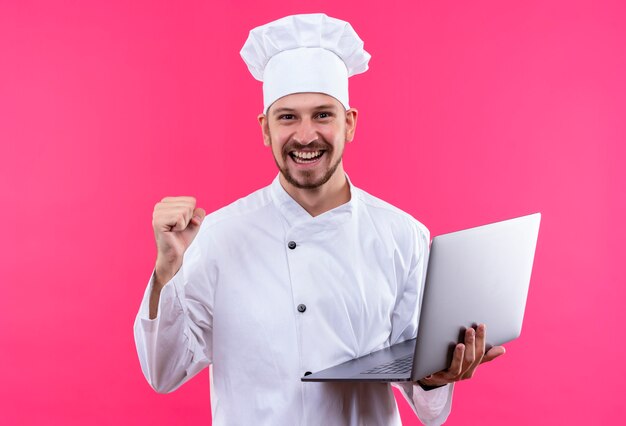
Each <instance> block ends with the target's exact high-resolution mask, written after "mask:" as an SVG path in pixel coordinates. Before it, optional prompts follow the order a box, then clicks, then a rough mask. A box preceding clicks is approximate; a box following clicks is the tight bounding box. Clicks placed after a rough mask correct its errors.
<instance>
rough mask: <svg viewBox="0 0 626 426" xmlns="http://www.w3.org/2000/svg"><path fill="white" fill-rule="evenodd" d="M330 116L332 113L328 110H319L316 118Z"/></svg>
mask: <svg viewBox="0 0 626 426" xmlns="http://www.w3.org/2000/svg"><path fill="white" fill-rule="evenodd" d="M330 117H332V114H331V113H329V112H320V113H318V114H317V118H321V119H324V118H330Z"/></svg>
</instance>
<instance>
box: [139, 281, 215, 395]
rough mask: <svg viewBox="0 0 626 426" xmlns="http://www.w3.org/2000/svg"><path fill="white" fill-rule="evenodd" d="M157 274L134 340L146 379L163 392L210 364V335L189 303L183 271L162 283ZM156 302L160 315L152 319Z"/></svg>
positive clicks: (142, 308) (149, 291)
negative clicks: (200, 326) (197, 321)
mask: <svg viewBox="0 0 626 426" xmlns="http://www.w3.org/2000/svg"><path fill="white" fill-rule="evenodd" d="M155 275H156V274H153V276H152V279H151V281H150V283H149V285H148V288H147V289H146V293H145V294H144V300H143V302H142V305H141V309H140V311H139V314H138V315H137V319H136V321H135V343H136V346H137V353H138V355H139V360H140V363H141V368H142V371H143V373H144V376H145V377H146V380H147V381H148V382H149V383H150V385H151V386H152V387H153V388H154V389H155V390H156V391H157V392H161V393H163V392H170V391H172V390H174V389H176V388H177V387H178V386H180V385H181V384H182V383H184V382H185V381H187V380H188V379H189V378H190V377H192V376H193V375H195V374H196V373H198V372H199V371H200V370H202V369H203V368H204V367H206V366H207V365H208V364H209V363H210V353H211V351H210V346H209V345H210V341H211V334H210V330H209V331H206V330H201V329H200V328H199V327H198V326H197V325H196V324H195V323H194V320H193V319H194V318H196V317H197V315H198V312H195V311H194V310H193V309H190V308H189V307H188V306H187V303H186V301H185V297H184V294H185V288H184V282H183V277H182V272H181V273H180V274H178V275H176V276H174V277H173V279H172V280H171V281H169V282H167V283H166V284H167V285H163V286H159V283H158V282H156V279H155ZM159 287H160V290H158V288H159ZM155 288H156V290H155ZM155 299H156V300H155ZM153 301H154V303H155V305H156V309H155V311H156V310H158V315H156V316H155V318H149V315H148V311H149V309H152V306H149V305H152V303H153ZM190 310H191V312H190Z"/></svg>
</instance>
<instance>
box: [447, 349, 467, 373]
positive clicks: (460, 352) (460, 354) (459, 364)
mask: <svg viewBox="0 0 626 426" xmlns="http://www.w3.org/2000/svg"><path fill="white" fill-rule="evenodd" d="M465 351H466V348H465V345H464V344H463V343H459V344H458V345H456V347H455V348H454V356H453V357H452V362H451V363H450V368H448V371H447V373H448V374H447V375H448V378H449V379H450V380H454V379H456V378H457V377H459V376H460V375H461V373H462V372H463V359H464V356H465Z"/></svg>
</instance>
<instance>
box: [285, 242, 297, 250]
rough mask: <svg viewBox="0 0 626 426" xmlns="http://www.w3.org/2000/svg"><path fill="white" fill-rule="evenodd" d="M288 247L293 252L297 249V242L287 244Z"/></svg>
mask: <svg viewBox="0 0 626 426" xmlns="http://www.w3.org/2000/svg"><path fill="white" fill-rule="evenodd" d="M287 247H289V248H290V249H291V250H293V249H295V248H296V242H295V241H289V243H287Z"/></svg>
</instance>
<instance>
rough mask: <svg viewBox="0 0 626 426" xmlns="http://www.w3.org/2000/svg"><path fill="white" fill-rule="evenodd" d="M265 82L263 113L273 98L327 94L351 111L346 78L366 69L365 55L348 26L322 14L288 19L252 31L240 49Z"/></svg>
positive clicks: (259, 77)
mask: <svg viewBox="0 0 626 426" xmlns="http://www.w3.org/2000/svg"><path fill="white" fill-rule="evenodd" d="M241 57H242V58H243V60H244V61H245V62H246V64H247V65H248V69H249V70H250V72H251V73H252V75H253V76H254V78H256V79H257V80H259V81H262V82H263V105H264V108H263V110H264V111H265V112H267V110H268V108H269V107H270V105H272V104H273V103H274V102H275V101H276V100H277V99H279V98H281V97H283V96H286V95H289V94H292V93H303V92H317V93H325V94H327V95H330V96H333V97H334V98H336V99H337V100H339V102H341V103H342V104H343V106H344V107H345V108H346V109H349V108H350V106H349V99H348V77H351V76H353V75H355V74H360V73H362V72H365V71H367V69H368V62H369V59H370V55H369V53H367V52H366V51H365V50H364V49H363V41H362V40H361V39H360V38H359V36H358V35H357V34H356V32H355V31H354V29H353V28H352V26H351V25H350V24H349V23H348V22H345V21H342V20H339V19H335V18H331V17H329V16H326V15H325V14H323V13H314V14H305V15H292V16H287V17H284V18H281V19H278V20H276V21H273V22H270V23H268V24H265V25H262V26H260V27H257V28H254V29H253V30H251V31H250V35H249V36H248V39H247V40H246V42H245V44H244V46H243V48H242V49H241Z"/></svg>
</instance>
